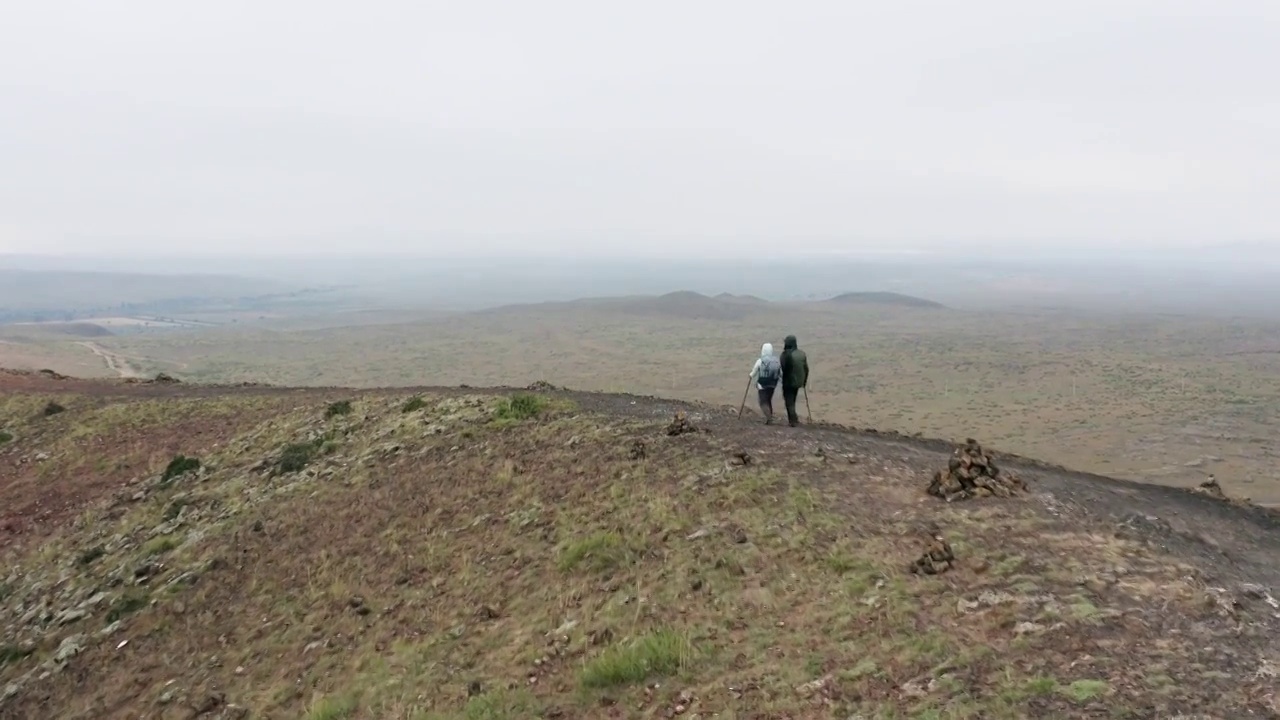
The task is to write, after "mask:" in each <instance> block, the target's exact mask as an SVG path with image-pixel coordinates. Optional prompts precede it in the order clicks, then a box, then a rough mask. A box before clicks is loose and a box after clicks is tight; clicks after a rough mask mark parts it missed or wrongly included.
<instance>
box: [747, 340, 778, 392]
mask: <svg viewBox="0 0 1280 720" xmlns="http://www.w3.org/2000/svg"><path fill="white" fill-rule="evenodd" d="M771 359H774V357H773V343H765V344H763V345H761V346H760V357H758V358H756V364H755V365H752V366H751V372H750V373H748V377H751V378H754V379H755V380H756V389H757V390H764V386H763V385H761V384H760V366H761V365H763V364H764V362H765V361H766V360H771ZM775 387H776V386H775Z"/></svg>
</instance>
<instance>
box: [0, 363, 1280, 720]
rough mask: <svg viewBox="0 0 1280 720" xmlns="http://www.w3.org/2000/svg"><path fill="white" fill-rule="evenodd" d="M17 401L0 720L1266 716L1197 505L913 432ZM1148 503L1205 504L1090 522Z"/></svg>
mask: <svg viewBox="0 0 1280 720" xmlns="http://www.w3.org/2000/svg"><path fill="white" fill-rule="evenodd" d="M0 387H3V386H0ZM8 388H9V389H8V390H7V391H6V392H4V394H3V395H0V418H4V420H3V421H2V422H3V424H4V432H5V433H6V435H7V438H6V442H5V443H4V444H3V445H0V474H3V475H4V476H5V477H8V478H11V480H9V481H7V482H5V483H4V484H3V485H0V507H2V508H4V510H3V511H0V539H2V540H3V542H4V545H3V551H2V552H3V561H4V563H5V564H4V567H7V568H11V569H10V570H8V571H6V572H7V575H5V576H3V577H0V583H2V584H0V588H2V589H3V594H2V595H0V697H3V701H0V718H6V719H7V718H15V719H16V718H31V717H59V718H68V719H73V718H85V719H88V718H95V719H98V718H126V717H127V718H136V717H140V716H142V717H159V718H190V717H216V718H246V717H252V718H305V719H307V720H333V719H335V718H359V719H363V718H370V719H372V718H379V719H384V718H392V719H395V718H404V719H409V718H413V719H414V720H425V719H427V718H528V717H545V718H554V717H558V718H569V717H602V718H604V717H637V718H657V717H672V716H675V715H680V716H687V717H701V718H710V717H737V718H758V717H759V718H762V717H793V718H848V717H851V716H853V717H868V718H890V717H903V718H905V717H918V718H1025V717H1109V718H1110V717H1133V718H1138V717H1153V716H1167V715H1169V714H1171V713H1175V712H1176V711H1180V710H1183V709H1186V708H1192V707H1194V708H1196V709H1197V710H1199V711H1202V712H1212V713H1215V714H1217V715H1219V716H1229V717H1245V716H1251V715H1258V714H1267V713H1274V712H1275V711H1276V710H1275V708H1273V707H1271V706H1270V705H1268V703H1269V702H1271V700H1270V698H1271V697H1272V696H1271V695H1270V694H1269V692H1270V690H1271V681H1270V680H1268V679H1267V678H1268V677H1271V676H1269V675H1267V671H1268V668H1271V667H1272V666H1271V665H1269V664H1268V663H1269V662H1271V661H1270V660H1269V659H1268V658H1274V657H1275V651H1276V649H1277V648H1276V644H1275V641H1274V640H1273V638H1274V637H1275V634H1274V631H1275V629H1276V628H1275V627H1274V625H1275V624H1276V622H1275V620H1274V618H1273V611H1272V610H1271V608H1270V607H1269V606H1268V605H1267V604H1266V597H1269V596H1267V595H1266V593H1267V591H1266V590H1265V589H1256V590H1248V589H1247V588H1246V589H1245V590H1240V589H1239V588H1240V587H1243V586H1240V585H1239V583H1240V582H1244V581H1253V582H1271V581H1272V580H1274V579H1275V576H1274V575H1266V574H1265V573H1266V572H1267V571H1266V569H1265V568H1266V567H1267V566H1266V564H1265V563H1249V562H1246V560H1245V559H1246V558H1247V553H1243V552H1242V553H1241V554H1239V555H1236V552H1237V550H1240V549H1241V548H1243V547H1244V546H1243V545H1241V546H1237V545H1236V544H1235V543H1236V540H1235V539H1236V538H1238V537H1244V536H1246V535H1250V536H1252V537H1255V538H1256V537H1257V536H1258V532H1259V530H1258V527H1256V526H1255V525H1253V524H1252V523H1254V522H1255V521H1254V520H1250V519H1248V517H1249V516H1246V515H1245V514H1243V513H1244V512H1245V511H1244V510H1238V509H1235V508H1233V507H1232V506H1229V505H1227V504H1225V503H1222V502H1221V501H1217V500H1212V499H1200V498H1198V497H1197V496H1192V495H1187V494H1177V495H1176V496H1174V495H1168V494H1167V493H1166V495H1160V496H1158V497H1157V496H1155V495H1151V496H1141V495H1133V496H1131V497H1128V499H1126V496H1125V495H1119V496H1116V495H1114V494H1113V493H1112V492H1111V491H1110V490H1107V489H1105V487H1103V486H1101V485H1097V484H1092V483H1091V482H1089V481H1086V480H1082V479H1078V478H1076V479H1072V478H1068V477H1067V476H1065V475H1061V474H1054V473H1052V472H1047V471H1046V472H1040V473H1037V472H1034V471H1030V470H1025V473H1026V475H1025V476H1026V478H1027V479H1028V480H1029V481H1030V482H1031V490H1030V491H1029V492H1028V493H1025V494H1019V495H1015V496H1014V497H1009V498H1003V499H1001V498H979V499H974V500H969V501H964V502H955V503H946V502H943V501H942V500H939V499H937V498H933V497H930V496H928V495H926V494H925V492H924V488H925V486H926V485H927V483H928V477H929V475H930V473H931V472H932V471H933V470H935V469H938V468H939V467H942V468H945V467H946V455H945V453H940V452H937V451H934V450H930V449H929V448H928V447H926V446H923V445H911V444H910V443H906V444H904V443H903V442H900V441H897V440H893V439H885V438H877V437H875V436H870V435H855V434H850V433H847V432H843V431H840V430H838V429H822V428H805V429H800V430H790V429H784V428H765V427H764V426H762V425H760V424H756V423H752V424H746V423H739V422H737V421H736V420H734V419H733V417H732V415H728V414H725V413H724V412H722V411H720V410H718V409H715V408H709V407H703V408H699V407H683V406H679V405H676V404H670V403H663V402H659V401H652V400H645V399H643V398H632V397H625V396H594V395H586V394H570V393H558V392H550V393H529V392H524V393H514V394H513V393H510V392H493V391H475V390H470V391H467V390H460V391H409V390H405V391H349V390H339V389H328V390H309V391H297V390H287V389H271V388H261V389H259V388H247V389H238V390H235V389H209V388H187V387H184V386H176V387H174V386H146V385H132V386H127V385H95V384H92V383H81V382H77V381H61V382H59V381H54V380H48V379H41V378H19V379H13V380H11V381H10V382H9V383H8ZM51 401H56V402H57V403H58V404H59V405H61V407H62V408H63V410H62V411H60V412H53V413H49V410H48V408H49V403H50V402H51ZM677 410H686V411H690V412H691V414H690V415H688V419H689V420H691V421H692V422H693V423H694V424H695V425H700V426H702V428H703V429H705V430H709V432H688V433H683V434H679V435H674V436H673V435H670V434H669V433H668V425H669V422H670V420H671V417H672V413H673V412H675V411H677ZM1001 462H1002V463H1004V462H1005V461H1003V460H1002V461H1001ZM1007 464H1008V466H1009V467H1010V468H1014V469H1015V470H1016V471H1017V472H1024V468H1022V467H1020V466H1018V465H1017V464H1016V463H1014V462H1013V461H1009V462H1008V463H1007ZM1089 488H1094V490H1093V491H1090V490H1088V489H1089ZM1099 488H1101V489H1099ZM1089 492H1097V493H1101V494H1099V495H1089ZM1125 492H1126V493H1139V492H1140V491H1139V490H1134V489H1128V490H1125ZM1184 495H1185V497H1183V496H1184ZM1107 496H1110V497H1111V499H1110V500H1107V499H1106V498H1107ZM1171 497H1173V498H1174V500H1173V501H1172V502H1174V503H1175V504H1174V505H1172V506H1170V507H1174V508H1180V509H1181V515H1180V517H1182V518H1190V517H1193V516H1200V515H1202V514H1203V516H1204V517H1205V518H1210V517H1212V518H1213V519H1212V521H1210V520H1206V521H1205V522H1206V523H1210V522H1211V524H1208V525H1203V526H1197V528H1198V529H1197V528H1192V530H1188V531H1185V532H1183V531H1174V530H1171V531H1170V533H1169V534H1165V535H1159V534H1158V533H1157V534H1155V535H1152V534H1150V533H1149V532H1148V531H1149V530H1151V529H1152V528H1158V527H1161V526H1160V525H1159V522H1160V521H1159V519H1158V518H1150V519H1148V520H1146V521H1141V522H1140V521H1138V520H1134V519H1133V518H1129V519H1127V520H1124V521H1123V522H1122V521H1121V519H1120V518H1119V517H1116V516H1114V515H1112V514H1111V513H1115V512H1126V513H1127V512H1131V510H1126V506H1127V507H1128V508H1135V507H1143V508H1147V509H1148V512H1159V513H1161V515H1164V513H1165V510H1163V509H1159V508H1160V507H1161V503H1162V502H1171V501H1170V500H1169V498H1171ZM1177 498H1183V499H1177ZM1217 508H1220V509H1217ZM1170 512H1171V513H1172V515H1170V516H1169V517H1173V516H1174V515H1178V513H1177V511H1175V510H1171V511H1170ZM1126 517H1127V516H1126ZM1136 517H1139V518H1141V517H1145V516H1141V515H1139V516H1136ZM1144 522H1145V523H1146V524H1145V525H1144V524H1143V523H1144ZM1213 523H1216V524H1213ZM931 524H932V525H936V528H937V529H938V530H939V531H940V533H941V534H942V536H943V537H944V538H945V539H946V540H947V542H948V544H949V546H950V547H951V548H952V550H953V552H954V555H955V557H956V561H955V564H954V567H951V568H949V569H944V568H943V565H942V564H939V565H938V566H937V567H938V569H939V570H941V572H940V573H939V574H933V575H929V574H917V573H912V572H910V571H909V567H910V565H911V564H912V562H913V561H914V560H916V559H917V558H919V557H920V556H921V553H922V552H923V551H924V550H925V549H926V548H927V547H928V544H929V543H930V542H931V535H932V532H933V530H931V529H930V525H931ZM1170 527H1172V526H1170ZM1206 528H1212V532H1213V534H1214V535H1215V536H1216V537H1217V538H1218V540H1217V542H1218V543H1219V545H1220V546H1221V549H1222V551H1223V552H1230V553H1232V555H1233V557H1238V558H1240V559H1238V560H1236V561H1231V562H1224V561H1222V560H1220V559H1219V560H1214V558H1215V557H1216V556H1215V555H1213V554H1212V551H1211V549H1208V548H1207V547H1206V546H1204V545H1200V544H1195V543H1194V542H1192V541H1190V540H1188V538H1190V537H1191V536H1192V535H1194V534H1195V533H1196V532H1204V531H1206ZM1249 542H1256V541H1255V540H1251V541H1249ZM1267 547H1270V545H1268V546H1267ZM1188 548H1190V549H1188ZM1206 553H1208V554H1206ZM1251 573H1252V574H1251ZM1258 573H1263V574H1262V575H1261V576H1258ZM1217 587H1223V588H1226V590H1223V591H1219V590H1214V589H1213V588H1217ZM1249 593H1252V594H1249Z"/></svg>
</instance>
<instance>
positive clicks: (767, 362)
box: [756, 355, 782, 388]
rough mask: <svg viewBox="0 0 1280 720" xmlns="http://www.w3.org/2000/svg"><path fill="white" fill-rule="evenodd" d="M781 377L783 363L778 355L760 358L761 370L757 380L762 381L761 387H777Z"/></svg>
mask: <svg viewBox="0 0 1280 720" xmlns="http://www.w3.org/2000/svg"><path fill="white" fill-rule="evenodd" d="M781 377H782V363H780V362H778V358H777V356H774V355H770V356H769V357H767V358H761V359H760V372H759V374H758V375H756V382H758V383H760V386H761V387H765V388H771V387H777V385H778V380H779V379H780V378H781Z"/></svg>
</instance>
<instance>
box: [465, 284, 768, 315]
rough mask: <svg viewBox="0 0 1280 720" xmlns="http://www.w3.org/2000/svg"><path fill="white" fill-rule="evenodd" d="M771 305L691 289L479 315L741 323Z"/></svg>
mask: <svg viewBox="0 0 1280 720" xmlns="http://www.w3.org/2000/svg"><path fill="white" fill-rule="evenodd" d="M768 305H769V302H768V301H767V300H762V299H761V298H758V297H754V296H751V295H730V294H728V293H722V294H720V295H717V296H716V297H708V296H706V295H703V294H702V293H697V292H693V291H691V290H680V291H677V292H671V293H667V294H665V295H629V296H625V297H599V298H582V299H580V300H570V301H567V302H546V303H533V304H529V305H504V306H501V307H496V308H490V309H488V310H483V311H480V313H479V314H482V315H489V314H499V313H502V314H505V313H510V312H546V311H549V310H579V311H580V310H588V311H596V312H606V313H616V314H621V315H647V316H654V315H659V316H668V317H676V318H683V319H686V320H741V319H742V318H745V317H747V316H749V315H751V314H752V313H753V312H755V311H757V310H758V309H760V308H763V307H767V306H768Z"/></svg>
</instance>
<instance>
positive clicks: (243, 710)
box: [221, 705, 249, 720]
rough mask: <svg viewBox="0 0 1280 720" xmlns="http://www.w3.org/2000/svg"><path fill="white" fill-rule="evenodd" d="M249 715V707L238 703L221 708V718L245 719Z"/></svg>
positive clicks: (228, 719) (223, 719)
mask: <svg viewBox="0 0 1280 720" xmlns="http://www.w3.org/2000/svg"><path fill="white" fill-rule="evenodd" d="M248 717H249V708H247V707H241V706H239V705H228V706H226V707H225V708H223V709H222V715H221V720H245V719H246V718H248Z"/></svg>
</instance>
